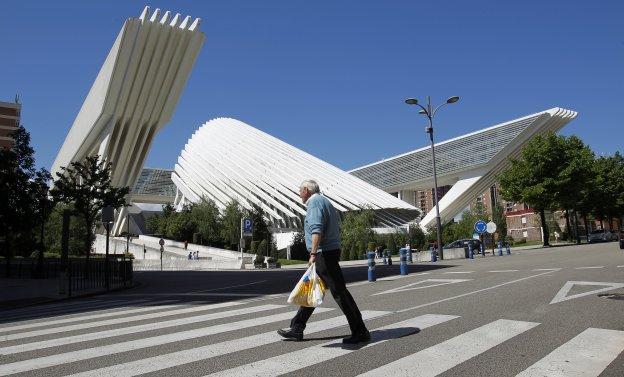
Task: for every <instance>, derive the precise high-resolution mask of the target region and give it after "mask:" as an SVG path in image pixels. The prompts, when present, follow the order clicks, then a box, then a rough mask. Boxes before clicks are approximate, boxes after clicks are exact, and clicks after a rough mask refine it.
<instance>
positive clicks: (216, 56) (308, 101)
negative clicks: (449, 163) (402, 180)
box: [0, 0, 624, 170]
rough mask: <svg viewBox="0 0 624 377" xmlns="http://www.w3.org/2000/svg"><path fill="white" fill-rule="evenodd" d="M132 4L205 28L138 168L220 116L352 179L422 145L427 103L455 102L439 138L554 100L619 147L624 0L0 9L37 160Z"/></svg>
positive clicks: (604, 150) (168, 156)
mask: <svg viewBox="0 0 624 377" xmlns="http://www.w3.org/2000/svg"><path fill="white" fill-rule="evenodd" d="M144 5H149V6H150V7H151V8H152V9H154V8H161V9H163V10H171V11H174V12H179V13H183V14H185V15H186V14H190V15H191V16H193V17H200V18H201V19H202V24H201V30H203V32H204V33H205V34H206V41H205V43H204V46H203V48H202V51H201V53H200V55H199V57H198V59H197V62H196V64H195V67H194V69H193V72H192V74H191V77H190V79H189V82H188V84H187V86H186V88H185V90H184V92H183V94H182V97H181V99H180V102H179V104H178V107H177V110H176V112H175V114H174V117H173V119H172V121H171V122H170V123H169V124H168V125H166V126H165V127H164V128H163V130H162V131H161V132H160V133H159V134H158V135H157V137H156V139H155V140H154V143H153V144H152V149H151V153H150V155H149V157H148V160H147V162H146V166H150V167H166V168H172V167H173V165H174V163H175V161H176V159H177V156H178V155H179V153H180V151H181V149H182V148H183V147H184V144H185V143H186V141H187V139H188V138H189V137H190V136H191V135H192V133H193V131H194V130H195V129H197V128H198V127H199V126H200V125H201V124H202V123H203V122H205V121H207V120H210V119H212V118H215V117H233V118H237V119H240V120H242V121H244V122H246V123H248V124H250V125H252V126H254V127H257V128H259V129H261V130H263V131H265V132H268V133H269V134H271V135H273V136H276V137H278V138H280V139H282V140H284V141H286V142H287V143H290V144H292V145H294V146H296V147H299V148H301V149H303V150H305V151H307V152H310V153H312V154H314V155H316V156H317V157H319V158H321V159H323V160H326V161H328V162H330V163H332V164H334V165H336V166H338V167H340V168H343V169H345V170H348V169H352V168H355V167H358V166H361V165H364V164H368V163H370V162H374V161H377V160H380V159H382V158H385V157H390V156H393V155H396V154H399V153H404V152H407V151H409V150H413V149H416V148H419V147H422V146H424V145H425V144H427V142H428V139H427V135H426V134H425V132H424V127H425V124H426V122H425V120H426V119H425V118H423V117H422V116H418V115H417V111H416V108H415V107H410V106H407V105H405V104H404V103H403V100H404V99H405V98H406V97H416V98H419V99H421V100H424V99H425V98H426V96H427V95H430V96H431V97H432V99H433V100H434V102H435V103H439V102H441V101H444V100H445V99H446V98H447V97H449V96H451V95H458V96H461V100H460V102H458V103H457V104H454V105H452V106H448V107H446V108H445V109H443V111H441V112H440V113H439V115H438V116H437V119H436V124H435V132H436V140H438V141H442V140H445V139H448V138H452V137H455V136H459V135H461V134H464V133H468V132H471V131H474V130H477V129H480V128H484V127H487V126H490V125H494V124H497V123H501V122H503V121H507V120H511V119H513V118H516V117H520V116H523V115H527V114H531V113H534V112H538V111H541V110H545V109H548V108H551V107H555V106H559V107H565V108H568V109H572V110H575V111H578V112H579V117H578V118H577V119H576V120H574V121H573V122H572V123H570V124H569V125H568V126H566V128H565V129H564V131H563V133H564V134H566V135H570V134H575V135H578V136H580V137H581V138H582V139H583V140H584V141H585V142H586V143H588V144H589V145H590V146H591V147H592V149H593V150H594V151H595V152H596V153H597V154H613V153H614V152H615V151H617V150H620V151H622V149H623V148H622V145H623V140H624V138H623V136H624V131H623V127H622V119H624V106H622V105H621V103H620V102H621V101H622V98H624V96H623V94H624V85H623V84H624V78H623V77H624V76H623V67H624V22H622V14H624V1H619V0H605V1H600V2H589V1H544V0H541V1H533V0H531V1H522V2H520V1H514V2H511V1H480V0H475V1H444V2H433V1H429V2H423V1H409V2H408V1H314V2H312V1H219V2H217V1H201V2H200V1H151V2H138V1H100V2H95V1H60V0H57V1H53V2H43V1H37V2H35V1H19V2H17V1H2V6H1V11H0V35H2V36H3V37H2V52H0V100H3V101H12V100H13V98H14V96H15V94H16V93H19V94H20V96H21V101H22V103H23V109H22V123H23V124H24V125H25V126H26V127H27V129H28V130H29V131H30V133H31V136H32V143H33V146H34V147H35V148H36V153H37V154H36V157H37V163H38V165H40V166H43V167H46V168H50V166H51V164H52V162H53V160H54V157H55V156H56V153H57V152H58V150H59V148H60V146H61V144H62V143H63V141H64V139H65V136H66V134H67V131H68V130H69V128H70V127H71V124H72V122H73V120H74V118H75V116H76V114H77V113H78V110H79V109H80V106H81V105H82V102H83V100H84V97H85V96H86V94H87V92H88V90H89V88H90V87H91V84H92V83H93V80H94V79H95V77H96V75H97V72H98V71H99V68H100V66H101V64H102V62H103V61H104V58H105V57H106V55H107V54H108V51H109V49H110V47H111V45H112V43H113V41H114V39H115V37H116V35H117V33H118V31H119V29H120V28H121V26H122V24H123V22H124V20H125V19H126V18H128V17H138V15H139V14H140V12H141V10H142V9H143V6H144ZM241 153H253V151H244V150H242V151H241Z"/></svg>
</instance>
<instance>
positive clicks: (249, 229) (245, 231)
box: [240, 217, 253, 267]
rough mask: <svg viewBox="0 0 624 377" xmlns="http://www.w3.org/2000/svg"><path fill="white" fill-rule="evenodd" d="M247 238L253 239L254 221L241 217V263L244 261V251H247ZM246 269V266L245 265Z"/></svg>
mask: <svg viewBox="0 0 624 377" xmlns="http://www.w3.org/2000/svg"><path fill="white" fill-rule="evenodd" d="M245 237H253V220H251V219H250V218H242V217H241V237H240V252H241V263H242V261H243V250H244V249H245ZM242 266H243V267H244V266H245V264H244V263H243V264H242Z"/></svg>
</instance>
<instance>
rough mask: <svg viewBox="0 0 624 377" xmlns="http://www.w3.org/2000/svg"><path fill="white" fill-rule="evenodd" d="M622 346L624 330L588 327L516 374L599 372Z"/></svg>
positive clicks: (538, 374)
mask: <svg viewBox="0 0 624 377" xmlns="http://www.w3.org/2000/svg"><path fill="white" fill-rule="evenodd" d="M622 350H624V331H617V330H606V329H594V328H589V329H587V330H585V331H583V332H582V333H580V334H579V335H577V336H575V337H574V338H572V339H571V340H570V341H568V342H566V343H564V344H563V345H562V346H560V347H558V348H557V349H555V350H554V351H552V352H551V353H550V354H548V355H547V356H546V357H544V358H543V359H541V360H539V361H538V362H536V363H535V364H533V365H531V366H530V367H529V368H527V369H526V370H525V371H523V372H521V373H520V374H518V376H520V377H529V376H530V377H532V376H598V375H600V373H602V372H603V371H604V370H605V369H606V368H607V366H609V364H611V363H612V362H613V360H615V358H616V357H617V356H618V355H619V354H620V353H621V352H622Z"/></svg>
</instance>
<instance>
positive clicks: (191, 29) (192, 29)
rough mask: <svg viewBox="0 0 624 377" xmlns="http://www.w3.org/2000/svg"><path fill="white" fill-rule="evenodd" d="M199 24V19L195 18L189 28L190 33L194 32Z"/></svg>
mask: <svg viewBox="0 0 624 377" xmlns="http://www.w3.org/2000/svg"><path fill="white" fill-rule="evenodd" d="M200 23H201V18H196V19H195V21H193V23H192V24H191V26H190V27H189V30H190V31H195V29H197V28H198V27H199V24H200Z"/></svg>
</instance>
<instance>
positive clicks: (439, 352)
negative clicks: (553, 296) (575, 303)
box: [361, 319, 538, 377]
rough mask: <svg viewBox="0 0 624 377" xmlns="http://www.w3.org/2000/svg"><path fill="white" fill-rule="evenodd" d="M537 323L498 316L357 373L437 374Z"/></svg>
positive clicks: (378, 374) (392, 374) (384, 374)
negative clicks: (374, 367) (391, 360)
mask: <svg viewBox="0 0 624 377" xmlns="http://www.w3.org/2000/svg"><path fill="white" fill-rule="evenodd" d="M537 325H538V323H535V322H523V321H511V320H507V319H499V320H497V321H494V322H492V323H489V324H487V325H484V326H481V327H479V328H477V329H474V330H471V331H468V332H466V333H463V334H461V335H458V336H456V337H454V338H451V339H449V340H447V341H444V342H442V343H439V344H437V345H435V346H431V347H429V348H427V349H424V350H422V351H419V352H416V353H414V354H411V355H409V356H406V357H404V358H402V359H399V360H397V361H394V362H391V363H389V364H386V365H384V366H382V367H379V368H376V369H373V370H370V371H368V372H366V373H363V374H361V376H393V377H396V376H437V375H438V374H440V373H443V372H445V371H447V370H449V369H451V368H453V367H455V366H457V365H459V364H461V363H463V362H464V361H467V360H469V359H471V358H473V357H475V356H477V355H479V354H481V353H483V352H485V351H487V350H489V349H490V348H492V347H494V346H497V345H499V344H501V343H503V342H504V341H506V340H509V339H511V338H513V337H514V336H516V335H519V334H522V333H523V332H525V331H528V330H530V329H532V328H534V327H535V326H537Z"/></svg>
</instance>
